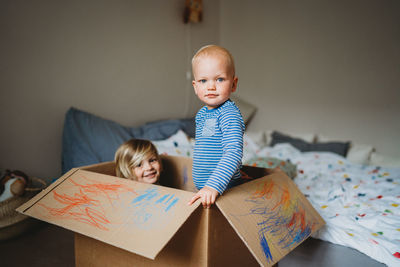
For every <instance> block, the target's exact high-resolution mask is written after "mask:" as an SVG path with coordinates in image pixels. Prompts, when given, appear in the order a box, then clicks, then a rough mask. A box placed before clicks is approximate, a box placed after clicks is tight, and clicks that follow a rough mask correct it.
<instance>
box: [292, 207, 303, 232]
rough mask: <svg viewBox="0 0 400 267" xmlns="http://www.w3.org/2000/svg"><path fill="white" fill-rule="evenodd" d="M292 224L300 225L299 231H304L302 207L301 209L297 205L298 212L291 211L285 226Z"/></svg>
mask: <svg viewBox="0 0 400 267" xmlns="http://www.w3.org/2000/svg"><path fill="white" fill-rule="evenodd" d="M292 226H297V227H300V229H301V231H304V229H306V215H305V211H304V209H302V208H301V207H299V211H298V212H294V213H293V215H292V218H291V220H290V221H289V223H288V224H287V227H292ZM297 227H296V228H297Z"/></svg>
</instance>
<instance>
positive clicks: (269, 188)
mask: <svg viewBox="0 0 400 267" xmlns="http://www.w3.org/2000/svg"><path fill="white" fill-rule="evenodd" d="M274 186H275V184H274V183H273V182H266V183H264V185H263V187H262V188H261V190H257V191H255V192H254V193H253V196H254V197H265V198H266V199H271V198H272V194H273V189H274Z"/></svg>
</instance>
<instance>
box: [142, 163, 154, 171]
mask: <svg viewBox="0 0 400 267" xmlns="http://www.w3.org/2000/svg"><path fill="white" fill-rule="evenodd" d="M143 167H144V169H145V170H150V169H151V168H152V167H153V166H151V164H150V163H149V162H145V163H144V164H143Z"/></svg>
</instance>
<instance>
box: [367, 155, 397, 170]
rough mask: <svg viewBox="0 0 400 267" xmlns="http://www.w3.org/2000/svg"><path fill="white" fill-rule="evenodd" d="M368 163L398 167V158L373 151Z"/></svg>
mask: <svg viewBox="0 0 400 267" xmlns="http://www.w3.org/2000/svg"><path fill="white" fill-rule="evenodd" d="M369 164H370V165H373V166H381V167H389V168H400V158H395V157H390V156H384V155H381V154H378V153H376V152H373V153H372V154H371V159H370V161H369Z"/></svg>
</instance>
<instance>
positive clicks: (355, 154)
mask: <svg viewBox="0 0 400 267" xmlns="http://www.w3.org/2000/svg"><path fill="white" fill-rule="evenodd" d="M332 140H335V139H334V138H330V137H327V136H325V135H318V141H322V142H328V141H332ZM374 151H375V148H374V147H373V146H370V145H363V144H357V143H351V144H350V148H349V150H348V152H347V155H346V158H347V159H348V160H349V161H350V162H352V163H357V164H364V165H367V164H369V159H370V157H371V153H372V152H374Z"/></svg>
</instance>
